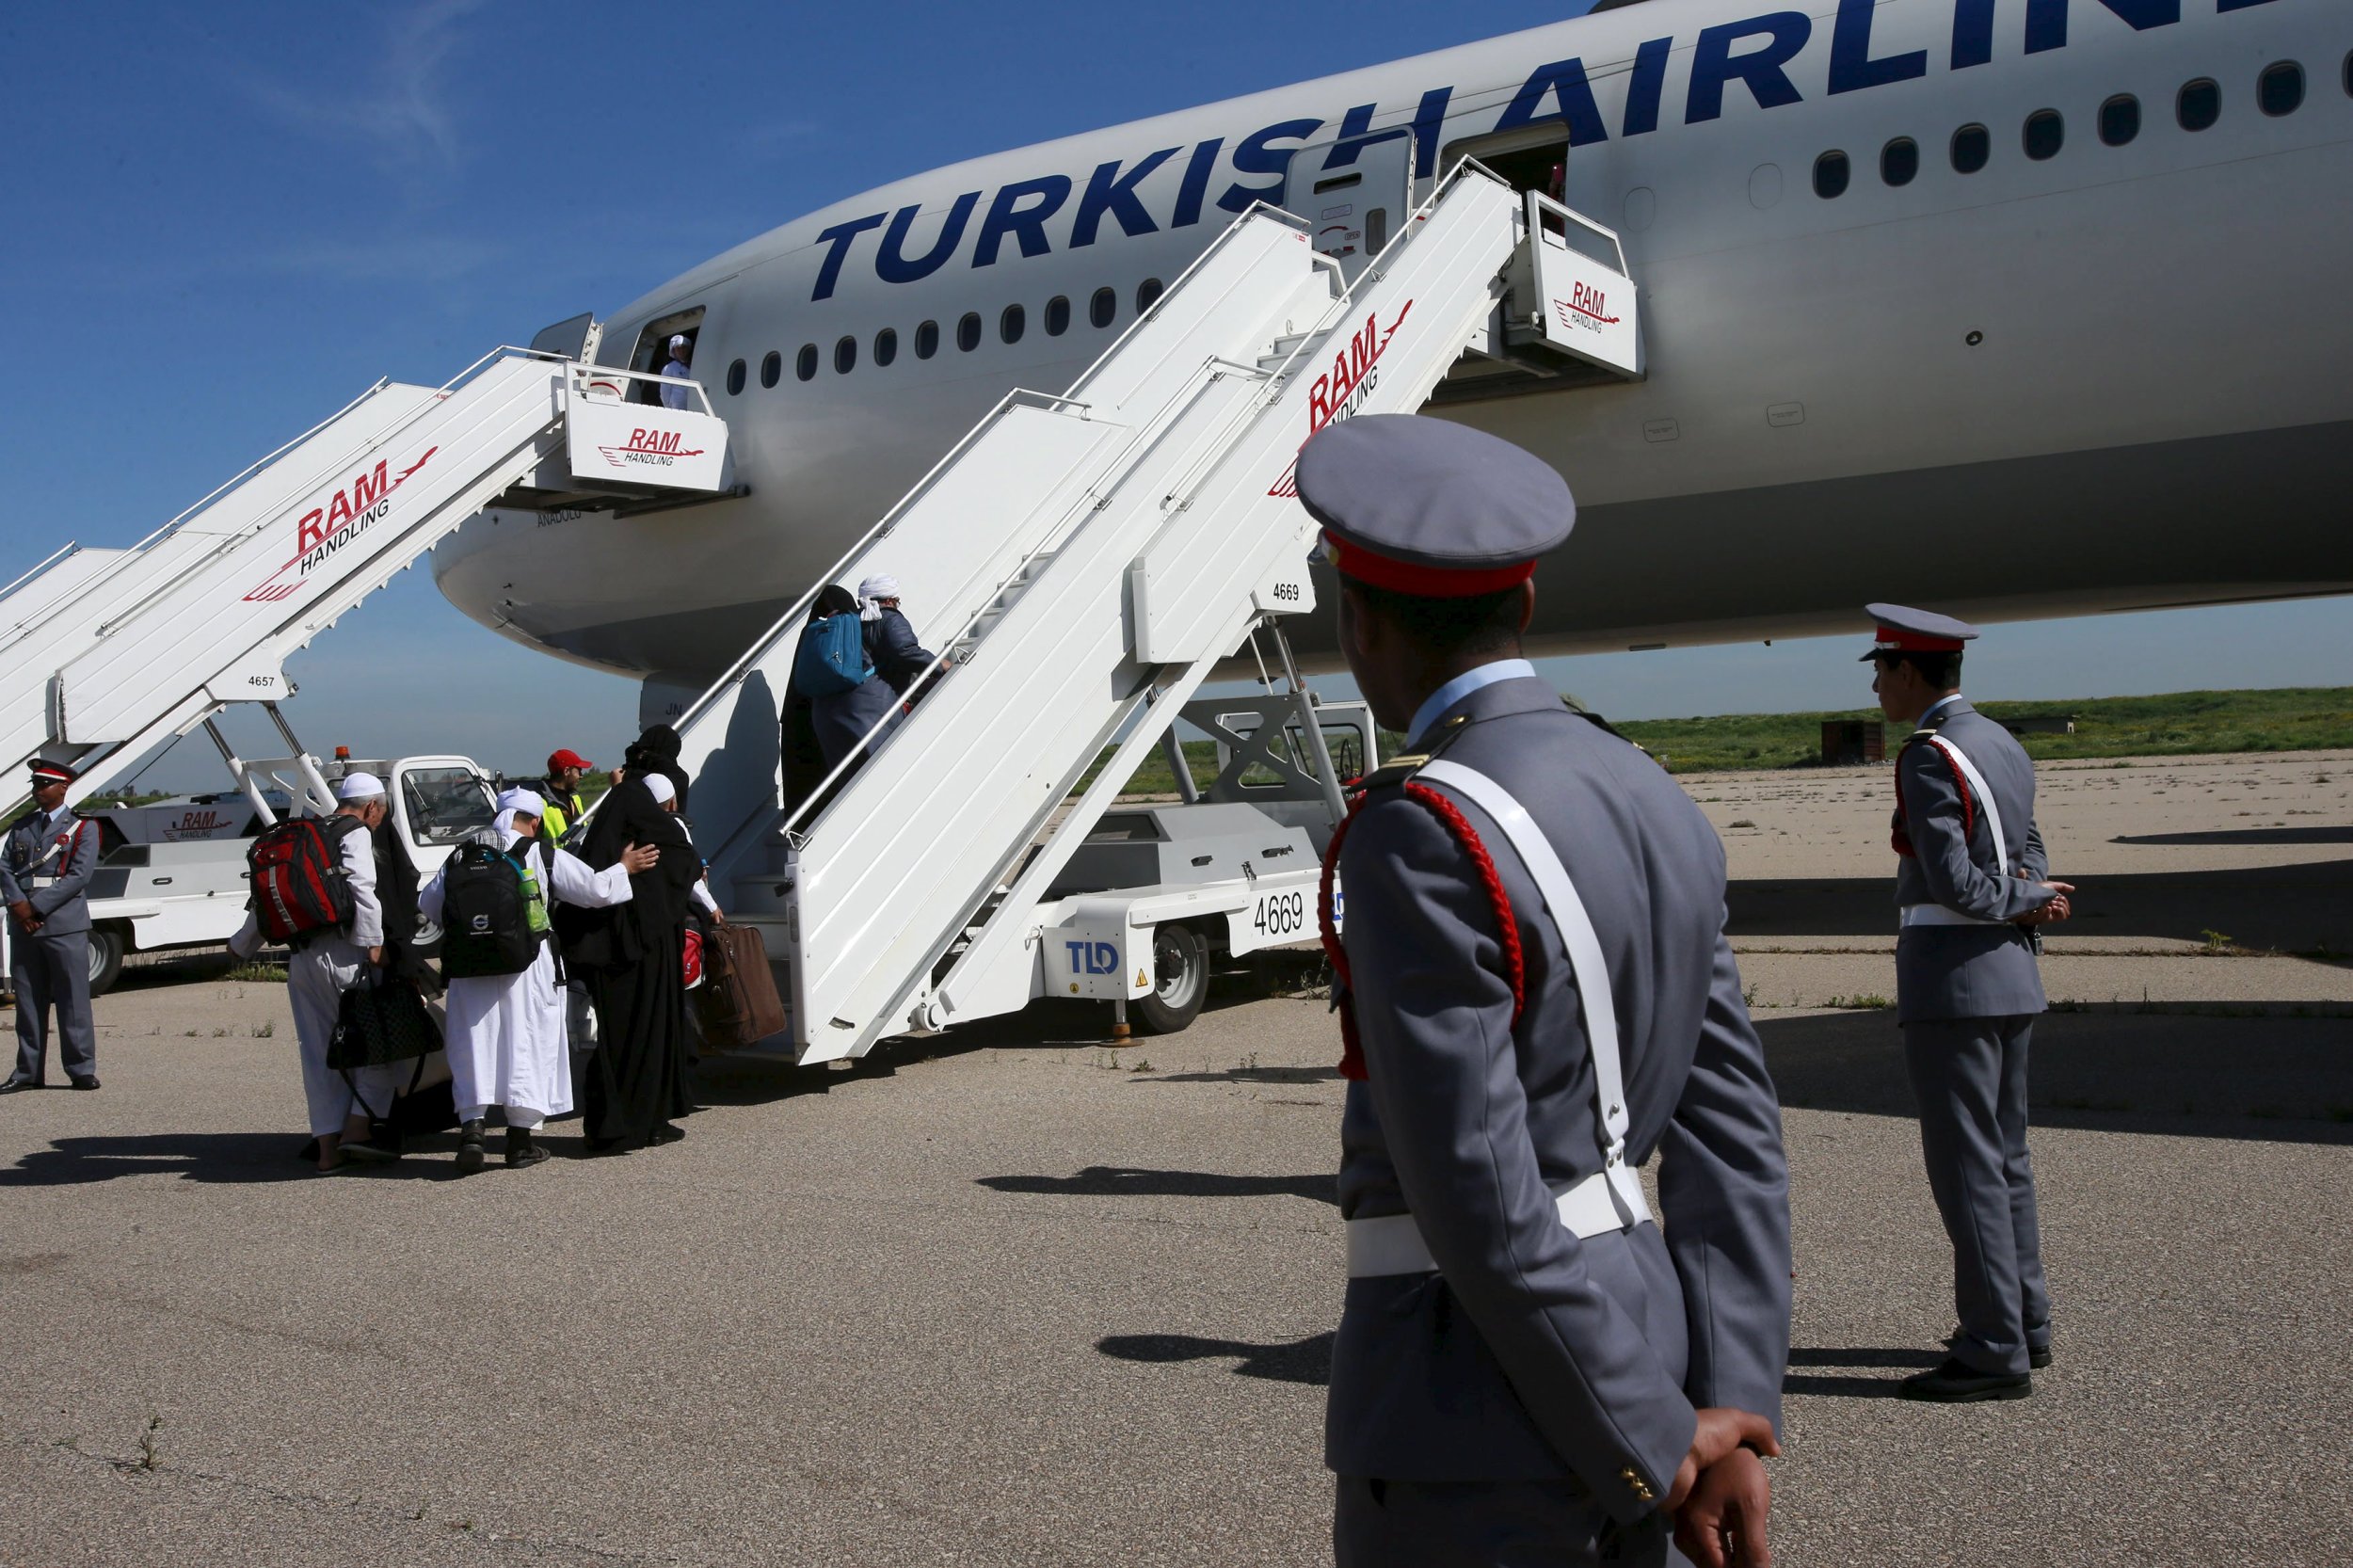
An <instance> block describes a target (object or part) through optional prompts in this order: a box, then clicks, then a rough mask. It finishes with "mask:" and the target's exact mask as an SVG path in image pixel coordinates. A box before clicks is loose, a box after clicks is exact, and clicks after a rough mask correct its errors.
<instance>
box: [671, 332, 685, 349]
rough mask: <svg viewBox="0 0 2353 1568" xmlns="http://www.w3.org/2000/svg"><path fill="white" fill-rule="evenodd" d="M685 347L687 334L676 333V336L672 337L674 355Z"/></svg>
mask: <svg viewBox="0 0 2353 1568" xmlns="http://www.w3.org/2000/svg"><path fill="white" fill-rule="evenodd" d="M685 346H686V334H685V333H683V332H679V333H675V334H673V335H672V337H671V339H670V348H671V351H672V352H674V353H675V352H676V351H677V350H679V349H681V348H684V347H685Z"/></svg>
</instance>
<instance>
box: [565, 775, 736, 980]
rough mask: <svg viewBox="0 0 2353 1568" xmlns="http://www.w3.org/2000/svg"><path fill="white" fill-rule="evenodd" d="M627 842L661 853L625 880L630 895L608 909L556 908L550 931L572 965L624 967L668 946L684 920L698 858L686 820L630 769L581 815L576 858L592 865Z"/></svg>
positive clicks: (608, 859) (605, 862) (616, 854)
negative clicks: (584, 818) (583, 835)
mask: <svg viewBox="0 0 2353 1568" xmlns="http://www.w3.org/2000/svg"><path fill="white" fill-rule="evenodd" d="M632 844H651V845H653V846H654V847H655V848H657V849H659V850H661V851H662V858H661V860H660V861H658V862H657V863H656V864H655V865H654V866H653V867H652V869H651V870H649V871H643V872H638V873H637V874H636V875H635V876H632V877H631V878H630V879H629V885H630V901H629V902H628V903H627V904H616V905H615V906H613V907H611V908H608V909H581V908H578V907H576V906H574V905H571V904H558V905H557V906H556V920H557V930H558V935H559V936H561V937H562V938H563V942H564V951H565V953H566V954H567V956H568V958H569V959H570V961H572V962H574V963H576V964H583V965H592V964H602V965H629V964H634V963H636V962H638V961H639V960H640V959H642V958H643V957H644V956H645V955H646V954H648V953H649V952H660V951H661V950H662V949H663V948H664V947H665V946H675V945H676V944H677V943H678V941H679V940H680V930H681V928H682V927H683V926H684V924H685V921H686V911H687V909H688V907H689V904H690V901H691V895H692V893H693V891H694V888H695V883H696V880H697V879H699V878H700V877H701V875H702V857H701V856H699V855H697V854H696V852H695V844H694V840H691V839H689V838H688V837H687V833H686V824H683V823H681V822H680V821H679V820H678V818H677V817H676V816H674V815H672V814H671V812H670V809H669V808H668V807H665V806H664V805H662V804H660V803H659V802H657V801H656V800H655V799H654V798H653V792H652V791H650V790H648V789H647V788H646V785H645V781H644V780H643V779H642V778H639V777H637V776H635V775H633V774H632V776H629V777H627V778H624V779H622V780H621V782H619V783H618V784H616V785H614V786H613V790H612V792H611V793H610V794H608V795H607V796H606V797H605V798H604V800H603V801H602V802H601V803H600V805H599V806H598V808H597V814H596V815H595V816H594V817H592V818H590V819H589V823H588V839H587V841H586V842H585V843H584V844H582V845H581V848H580V857H581V858H582V859H584V860H585V861H587V862H588V864H589V865H590V866H592V867H594V868H596V869H597V870H599V871H602V870H603V869H604V868H605V867H607V866H610V865H612V864H614V863H615V862H616V861H617V860H619V859H620V857H621V851H623V850H625V849H627V848H628V847H629V846H630V845H632Z"/></svg>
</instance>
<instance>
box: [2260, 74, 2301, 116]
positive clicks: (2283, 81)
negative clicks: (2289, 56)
mask: <svg viewBox="0 0 2353 1568" xmlns="http://www.w3.org/2000/svg"><path fill="white" fill-rule="evenodd" d="M2303 102H2304V68H2303V67H2302V66H2300V65H2297V63H2296V62H2295V61H2294V60H2279V61H2275V62H2274V63H2272V64H2270V65H2267V66H2265V67H2264V73H2263V74H2262V75H2260V76H2258V77H2256V78H2255V106H2256V107H2257V108H2259V109H2261V110H2263V112H2264V113H2265V114H2267V115H2270V116H2272V117H2273V118H2274V119H2277V118H2278V117H2279V116H2281V115H2283V114H2294V113H2295V112H2296V111H2297V108H2298V107H2300V106H2301V105H2302V104H2303Z"/></svg>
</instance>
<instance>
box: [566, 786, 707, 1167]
mask: <svg viewBox="0 0 2353 1568" xmlns="http://www.w3.org/2000/svg"><path fill="white" fill-rule="evenodd" d="M670 798H675V791H674V789H673V787H672V786H671V785H670V782H669V780H668V779H667V778H665V777H664V776H662V775H661V774H658V773H646V774H637V773H632V774H630V775H629V776H627V777H625V778H624V779H622V781H621V782H620V783H618V784H616V785H615V786H614V787H613V793H612V796H611V798H609V799H608V800H606V801H605V802H604V803H603V805H602V806H601V807H600V808H599V809H598V811H597V814H596V817H595V819H594V820H593V821H592V822H591V823H590V824H589V827H588V841H587V843H586V844H585V845H584V846H583V855H582V858H583V859H584V860H586V861H587V862H588V863H589V864H590V865H591V866H595V867H597V868H599V869H601V868H603V867H606V866H610V865H612V864H613V863H614V862H616V860H618V859H619V858H620V857H621V851H623V850H624V849H627V848H628V847H629V846H630V845H631V844H651V845H653V846H655V847H656V848H658V849H660V850H661V851H662V858H661V859H660V860H659V861H658V862H656V863H655V865H654V866H653V868H652V869H651V870H649V871H646V872H640V873H638V874H637V875H635V876H632V877H631V878H630V879H629V880H630V888H631V890H632V898H631V899H630V901H629V902H628V903H627V904H617V905H616V906H614V907H613V908H610V909H600V910H593V911H584V913H586V914H588V915H590V916H592V917H595V919H593V920H592V921H591V922H589V923H588V924H587V926H586V929H584V930H583V931H582V932H581V933H580V934H579V935H578V936H568V938H567V941H566V947H565V953H566V957H567V960H568V962H569V963H570V964H571V966H572V968H574V970H575V971H576V972H581V973H584V974H585V975H586V977H587V981H588V992H589V996H590V998H591V999H592V1000H594V1001H595V1003H596V1008H597V1048H596V1051H595V1052H594V1053H593V1054H592V1055H591V1056H590V1057H589V1058H588V1073H587V1079H586V1082H585V1085H584V1088H585V1093H584V1095H583V1096H582V1109H583V1111H584V1128H585V1130H586V1132H587V1135H588V1150H589V1152H590V1153H591V1154H609V1153H619V1152H621V1151H623V1150H626V1149H631V1148H636V1147H639V1146H641V1145H643V1144H668V1143H674V1142H676V1141H677V1140H679V1139H680V1138H683V1137H685V1136H686V1134H685V1132H684V1131H683V1130H682V1129H680V1128H678V1127H677V1126H675V1125H674V1124H673V1123H672V1121H671V1120H670V1118H672V1117H674V1116H682V1115H684V1114H685V1113H686V1112H689V1111H691V1110H693V1109H694V1102H693V1099H692V1097H691V1096H690V1095H689V1093H688V1090H687V1082H686V1055H687V1048H688V1042H689V1036H688V1032H687V1023H686V976H685V970H684V965H683V958H682V953H681V950H682V948H683V945H684V941H685V935H686V917H687V909H688V906H689V900H690V898H691V896H692V893H693V890H694V887H695V884H696V881H697V880H699V879H700V877H701V875H702V861H701V858H700V857H699V856H697V855H696V853H695V845H694V842H693V840H690V839H689V838H688V837H687V833H686V827H685V824H682V823H680V821H679V819H678V818H677V817H676V816H674V815H673V814H672V813H671V811H670V808H669V807H668V806H667V804H665V801H666V800H667V799H670Z"/></svg>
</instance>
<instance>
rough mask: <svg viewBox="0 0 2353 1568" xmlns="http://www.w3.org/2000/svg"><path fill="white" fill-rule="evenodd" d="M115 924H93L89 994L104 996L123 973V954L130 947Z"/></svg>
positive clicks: (91, 929)
mask: <svg viewBox="0 0 2353 1568" xmlns="http://www.w3.org/2000/svg"><path fill="white" fill-rule="evenodd" d="M130 945H131V944H130V942H129V940H128V939H127V938H126V937H125V936H123V934H122V932H121V930H120V928H118V927H115V926H107V925H99V926H92V927H91V928H90V934H89V994H90V995H91V996H94V997H103V996H104V995H105V994H106V993H107V992H108V991H110V990H112V989H113V988H114V983H115V982H116V981H117V980H119V979H120V978H121V975H122V955H123V953H124V952H125V951H126V950H128V949H129V947H130Z"/></svg>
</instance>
